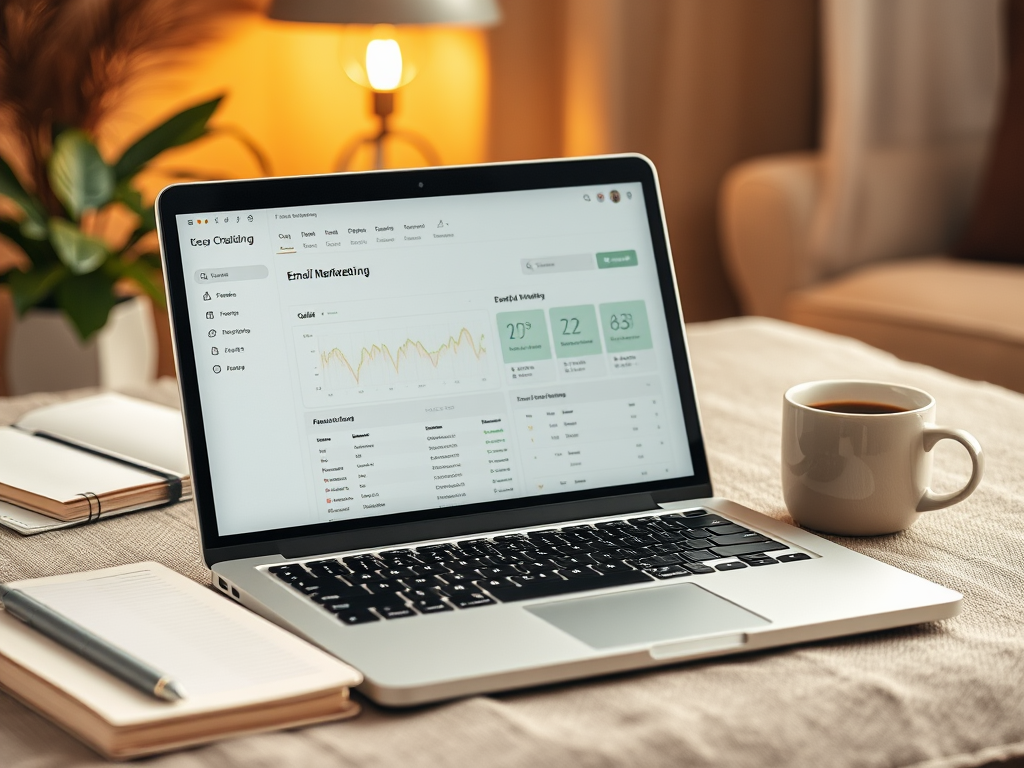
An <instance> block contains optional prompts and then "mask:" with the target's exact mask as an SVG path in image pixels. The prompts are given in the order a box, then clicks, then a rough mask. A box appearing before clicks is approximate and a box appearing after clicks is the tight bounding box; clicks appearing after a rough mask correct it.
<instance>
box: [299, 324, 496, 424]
mask: <svg viewBox="0 0 1024 768" xmlns="http://www.w3.org/2000/svg"><path fill="white" fill-rule="evenodd" d="M489 331H490V322H489V317H488V315H487V314H486V313H484V312H473V311H464V312H461V313H451V314H440V315H433V316H431V317H427V318H422V317H420V318H411V317H410V318H387V319H383V320H377V321H372V320H359V321H352V322H340V323H328V324H324V325H319V326H313V327H309V328H299V329H296V335H297V338H296V346H297V348H298V350H299V355H300V368H301V369H304V371H302V372H303V373H304V375H303V378H304V379H305V380H306V382H305V383H306V384H307V387H306V390H307V392H308V393H309V395H310V396H309V397H307V398H306V399H307V400H310V401H311V403H310V404H314V402H315V403H317V404H320V403H331V402H334V403H338V402H366V401H369V400H373V399H388V398H392V397H404V396H409V395H410V394H427V392H428V391H435V392H436V391H461V392H467V391H473V390H479V389H487V388H490V387H491V386H497V385H498V381H497V377H496V375H495V370H494V365H495V363H494V360H493V352H492V351H491V347H490V338H489Z"/></svg>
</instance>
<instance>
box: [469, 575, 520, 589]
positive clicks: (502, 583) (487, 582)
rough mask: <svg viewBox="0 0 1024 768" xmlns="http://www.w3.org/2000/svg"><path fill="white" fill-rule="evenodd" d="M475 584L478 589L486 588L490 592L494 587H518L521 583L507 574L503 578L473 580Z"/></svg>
mask: <svg viewBox="0 0 1024 768" xmlns="http://www.w3.org/2000/svg"><path fill="white" fill-rule="evenodd" d="M473 586H474V587H476V588H477V589H486V590H487V591H488V592H489V591H490V590H491V589H492V588H495V589H506V588H508V587H518V586H519V585H518V584H516V583H515V582H514V581H512V580H511V579H509V578H508V577H507V576H506V577H504V578H501V579H478V580H477V581H474V582H473Z"/></svg>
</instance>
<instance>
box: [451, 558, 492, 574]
mask: <svg viewBox="0 0 1024 768" xmlns="http://www.w3.org/2000/svg"><path fill="white" fill-rule="evenodd" d="M485 565H488V563H486V562H484V561H483V560H481V559H480V558H479V557H467V558H461V559H458V560H451V561H449V562H447V563H445V567H446V568H447V569H448V570H449V571H452V572H453V573H460V572H462V571H475V570H476V569H477V568H480V567H482V566H485Z"/></svg>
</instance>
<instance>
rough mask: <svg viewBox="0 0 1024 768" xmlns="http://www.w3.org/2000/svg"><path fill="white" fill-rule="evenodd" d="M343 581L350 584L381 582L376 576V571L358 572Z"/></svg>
mask: <svg viewBox="0 0 1024 768" xmlns="http://www.w3.org/2000/svg"><path fill="white" fill-rule="evenodd" d="M345 581H347V582H349V583H350V584H353V585H355V584H369V583H370V582H371V581H381V579H380V577H379V576H377V572H376V571H365V572H363V571H359V572H357V573H350V574H349V575H348V576H346V577H345Z"/></svg>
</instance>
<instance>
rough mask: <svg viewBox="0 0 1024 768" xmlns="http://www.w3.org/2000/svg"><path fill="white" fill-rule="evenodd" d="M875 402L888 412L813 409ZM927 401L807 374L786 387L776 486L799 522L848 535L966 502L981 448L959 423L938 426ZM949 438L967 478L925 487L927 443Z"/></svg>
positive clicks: (917, 394)
mask: <svg viewBox="0 0 1024 768" xmlns="http://www.w3.org/2000/svg"><path fill="white" fill-rule="evenodd" d="M828 403H831V404H839V403H845V404H847V405H846V406H836V407H840V408H843V407H845V408H853V405H852V404H854V403H862V404H865V403H876V404H884V405H886V406H890V412H886V413H843V412H836V411H835V410H822V409H821V408H816V407H814V406H816V405H818V406H820V405H822V404H828ZM934 422H935V398H933V397H932V396H931V395H929V394H928V393H927V392H924V391H922V390H920V389H915V388H914V387H906V386H903V385H900V384H886V383H884V382H879V381H814V382H810V383H807V384H800V385H798V386H795V387H793V388H792V389H790V390H789V391H788V392H786V395H785V398H784V400H783V414H782V492H783V496H784V497H785V499H786V506H787V507H788V508H789V512H790V514H791V515H792V516H793V519H794V520H795V521H796V522H798V523H799V524H800V525H803V526H806V527H808V528H813V529H815V530H818V531H824V532H827V533H836V534H841V535H846V536H874V535H878V534H883V533H894V532H896V531H902V530H904V529H906V528H909V527H910V526H911V525H913V524H914V522H915V521H916V520H917V518H918V517H919V516H920V515H921V513H922V512H927V511H929V510H933V509H942V508H943V507H948V506H950V505H951V504H956V503H957V502H959V501H962V500H964V499H966V498H967V497H968V496H970V495H971V493H973V492H974V489H975V488H977V487H978V483H979V482H981V474H982V471H983V468H984V458H983V456H982V453H981V445H979V444H978V441H977V440H976V439H975V438H974V437H973V436H972V435H970V434H969V433H967V432H965V431H964V430H962V429H951V428H949V427H940V426H936V424H935V423H934ZM947 438H948V439H950V440H956V441H957V442H958V443H960V444H961V445H962V446H963V447H964V448H966V449H967V453H968V454H969V455H970V457H971V463H972V464H973V469H972V471H971V479H970V480H968V481H967V484H966V485H965V486H964V487H963V488H961V489H960V490H958V491H954V492H952V493H933V492H932V491H931V489H930V488H929V485H930V483H931V477H932V452H931V450H932V448H933V447H935V444H936V443H938V442H939V441H940V440H943V439H947Z"/></svg>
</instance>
